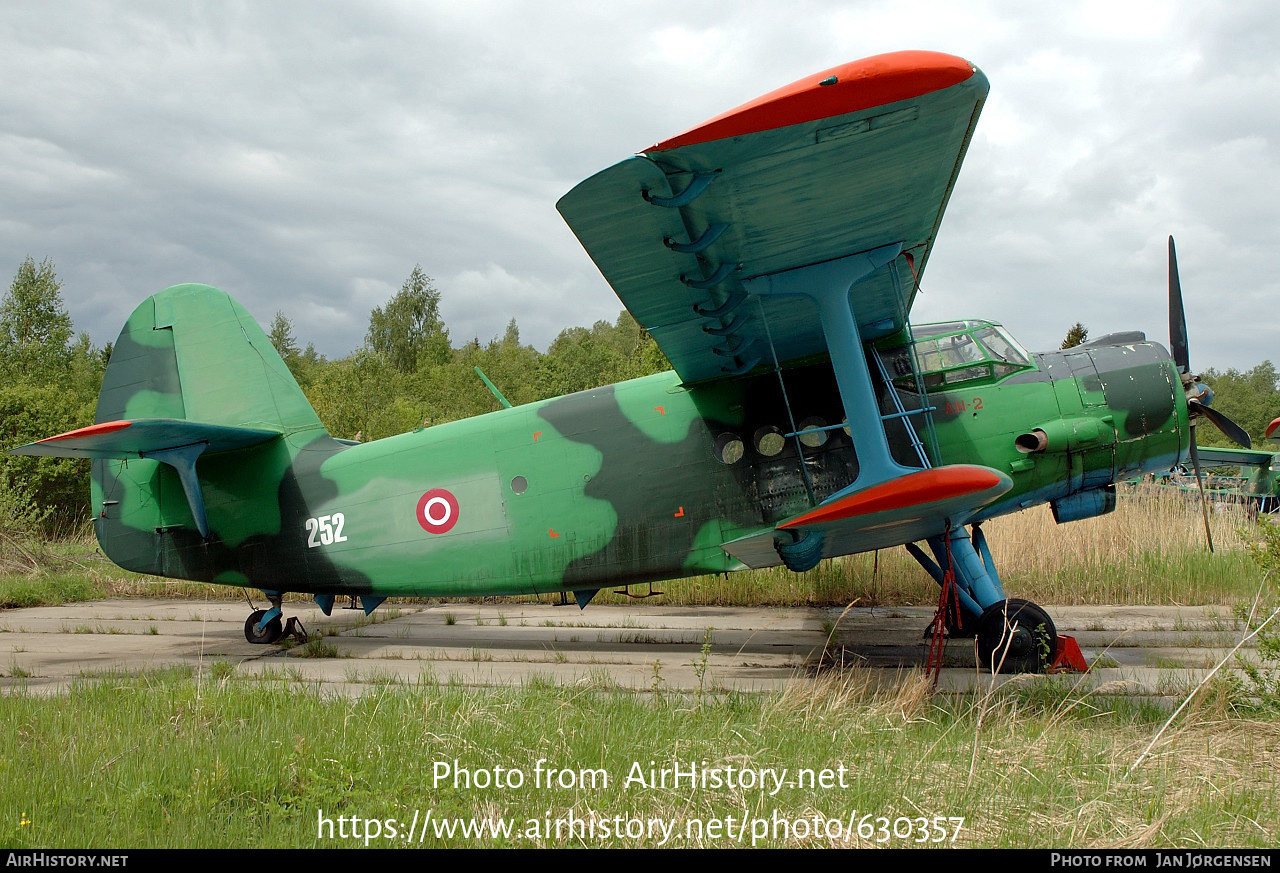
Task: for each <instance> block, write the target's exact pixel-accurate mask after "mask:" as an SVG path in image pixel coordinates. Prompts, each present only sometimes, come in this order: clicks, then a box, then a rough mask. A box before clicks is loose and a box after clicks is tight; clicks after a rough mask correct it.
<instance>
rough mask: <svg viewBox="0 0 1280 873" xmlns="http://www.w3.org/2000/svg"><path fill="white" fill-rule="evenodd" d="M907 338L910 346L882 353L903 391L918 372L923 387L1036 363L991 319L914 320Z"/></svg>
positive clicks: (992, 375) (1006, 372) (988, 377)
mask: <svg viewBox="0 0 1280 873" xmlns="http://www.w3.org/2000/svg"><path fill="white" fill-rule="evenodd" d="M911 338H912V340H913V343H912V344H911V345H908V346H898V347H897V348H892V349H886V350H883V351H881V353H880V354H881V356H882V357H883V358H884V360H885V363H886V364H887V365H888V366H889V367H890V372H892V373H893V376H894V380H893V381H894V384H895V385H897V386H898V387H899V388H906V389H907V390H916V373H918V374H919V376H920V377H921V378H922V379H923V381H924V386H925V388H926V389H928V390H933V389H937V388H945V387H951V386H953V385H959V384H962V383H968V382H976V381H980V380H986V381H995V380H999V379H1001V378H1003V377H1004V376H1007V375H1009V374H1010V373H1016V372H1018V371H1019V370H1027V369H1032V368H1034V366H1035V365H1034V364H1033V363H1032V362H1031V356H1030V355H1029V354H1027V352H1026V350H1025V349H1023V348H1022V346H1020V345H1018V342H1017V341H1016V340H1015V339H1014V338H1013V337H1011V336H1009V334H1008V333H1007V332H1006V331H1005V329H1004V328H1003V327H1001V326H1000V325H998V324H993V323H991V322H989V321H951V322H944V323H941V324H921V325H915V326H913V327H912V328H911ZM912 347H914V351H915V367H914V368H912V367H911V357H910V355H911V350H912ZM913 370H914V372H913Z"/></svg>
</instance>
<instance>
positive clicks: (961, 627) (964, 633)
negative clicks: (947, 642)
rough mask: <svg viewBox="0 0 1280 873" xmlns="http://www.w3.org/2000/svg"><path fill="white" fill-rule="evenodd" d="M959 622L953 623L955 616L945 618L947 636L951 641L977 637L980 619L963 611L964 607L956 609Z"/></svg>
mask: <svg viewBox="0 0 1280 873" xmlns="http://www.w3.org/2000/svg"><path fill="white" fill-rule="evenodd" d="M957 612H958V613H959V619H960V621H959V622H957V621H955V618H956V616H952V615H948V616H947V636H949V637H951V639H953V640H971V639H973V638H974V637H976V636H977V635H978V626H979V622H980V620H981V619H980V617H979V616H976V615H974V614H973V613H971V612H968V611H967V610H965V608H964V607H958V608H957Z"/></svg>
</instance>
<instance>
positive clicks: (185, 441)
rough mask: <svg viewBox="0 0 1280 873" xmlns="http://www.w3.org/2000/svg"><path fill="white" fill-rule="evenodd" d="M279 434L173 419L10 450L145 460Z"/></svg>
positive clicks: (238, 445)
mask: <svg viewBox="0 0 1280 873" xmlns="http://www.w3.org/2000/svg"><path fill="white" fill-rule="evenodd" d="M278 436H280V431H275V430H261V429H259V428H250V427H227V426H225V425H220V424H203V423H201V422H198V421H181V420H179V419H174V418H139V419H136V420H134V421H108V422H103V423H102V424H93V425H90V426H89V427H82V428H80V429H79V430H73V431H68V432H67V433H63V434H58V435H57V436H51V437H47V438H45V439H42V440H39V441H38V442H34V443H28V444H27V445H25V446H20V447H18V448H16V449H12V450H11V451H12V453H13V454H15V455H35V456H37V457H47V458H116V459H125V458H145V457H147V456H148V455H153V454H156V453H158V452H164V451H167V450H170V449H176V448H182V447H184V446H193V445H203V446H204V450H203V453H204V454H213V453H215V452H226V451H230V450H231V449H243V448H247V447H248V446H256V445H258V444H259V443H265V442H267V441H268V440H271V439H274V438H276V437H278Z"/></svg>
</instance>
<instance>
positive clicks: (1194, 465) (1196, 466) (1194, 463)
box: [1191, 424, 1213, 554]
mask: <svg viewBox="0 0 1280 873" xmlns="http://www.w3.org/2000/svg"><path fill="white" fill-rule="evenodd" d="M1191 469H1192V470H1194V471H1195V474H1196V484H1197V485H1199V486H1200V516H1201V517H1202V518H1203V519H1204V538H1205V539H1206V540H1208V541H1209V553H1210V554H1212V553H1213V534H1212V533H1210V532H1209V503H1208V500H1207V498H1206V497H1205V496H1204V479H1203V478H1201V476H1200V451H1199V450H1198V449H1197V448H1196V426H1195V424H1192V425H1191Z"/></svg>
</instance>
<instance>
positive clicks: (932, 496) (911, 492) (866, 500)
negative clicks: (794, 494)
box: [778, 464, 1004, 529]
mask: <svg viewBox="0 0 1280 873" xmlns="http://www.w3.org/2000/svg"><path fill="white" fill-rule="evenodd" d="M1003 481H1004V480H1003V479H1002V478H1001V477H1000V474H999V473H997V472H996V471H994V470H991V469H989V468H987V467H978V466H972V465H968V464H956V465H953V466H948V467H935V468H934V469H932V470H921V471H920V472H919V473H908V474H907V475H906V476H902V477H901V478H898V479H893V480H891V481H889V482H882V483H880V484H879V485H872V486H871V487H870V488H866V489H864V490H862V491H859V492H857V493H855V494H850V495H849V496H847V497H843V498H841V499H840V500H837V501H836V502H835V503H831V504H828V505H826V506H819V507H818V508H817V509H814V510H813V511H811V512H807V513H805V514H804V515H802V516H800V517H799V518H794V519H792V520H791V521H789V522H787V523H786V524H781V525H778V527H779V528H783V529H786V528H792V527H804V526H805V525H811V524H819V523H821V522H827V521H838V520H839V519H842V518H853V517H854V516H858V515H870V514H872V513H876V512H889V511H891V510H895V509H904V508H906V507H909V506H920V505H922V504H928V503H937V502H940V501H943V500H948V499H950V498H953V497H963V496H965V495H967V494H978V493H980V492H983V491H986V490H989V489H991V488H996V487H998V486H999V485H1000V484H1001V483H1002V482H1003Z"/></svg>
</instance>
